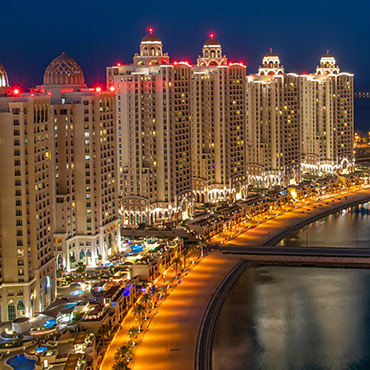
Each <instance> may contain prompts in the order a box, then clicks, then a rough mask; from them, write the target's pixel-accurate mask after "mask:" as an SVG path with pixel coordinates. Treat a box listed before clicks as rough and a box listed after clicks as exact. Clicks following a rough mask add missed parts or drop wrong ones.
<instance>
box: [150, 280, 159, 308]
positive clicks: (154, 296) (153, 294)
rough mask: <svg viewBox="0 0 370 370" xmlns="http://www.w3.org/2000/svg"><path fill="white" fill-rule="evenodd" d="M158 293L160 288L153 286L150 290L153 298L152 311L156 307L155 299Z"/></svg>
mask: <svg viewBox="0 0 370 370" xmlns="http://www.w3.org/2000/svg"><path fill="white" fill-rule="evenodd" d="M157 293H158V288H157V287H156V286H155V285H152V286H151V287H150V288H149V294H150V296H151V297H152V309H153V308H154V305H155V298H156V297H157Z"/></svg>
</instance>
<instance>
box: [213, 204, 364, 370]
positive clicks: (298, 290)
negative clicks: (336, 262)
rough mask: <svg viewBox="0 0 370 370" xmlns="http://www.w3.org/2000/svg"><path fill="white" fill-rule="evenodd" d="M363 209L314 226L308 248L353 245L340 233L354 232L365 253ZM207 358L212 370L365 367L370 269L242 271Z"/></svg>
mask: <svg viewBox="0 0 370 370" xmlns="http://www.w3.org/2000/svg"><path fill="white" fill-rule="evenodd" d="M361 208H362V207H361ZM361 208H357V210H356V208H352V209H350V210H349V211H346V212H343V213H342V214H341V215H335V216H334V215H333V216H332V217H331V218H330V219H329V218H327V220H325V221H324V222H321V221H318V222H316V223H314V224H312V225H311V226H310V227H309V233H310V235H311V238H312V240H313V241H314V242H315V243H317V244H311V243H309V245H325V246H327V245H328V244H329V245H335V243H339V242H340V243H341V246H351V245H350V243H351V240H350V237H348V238H347V239H346V240H344V236H345V234H346V231H345V230H347V232H348V231H351V232H353V230H355V233H357V237H358V241H357V243H358V244H360V242H359V240H361V245H362V246H366V247H368V244H369V241H370V235H369V234H370V227H369V223H370V218H369V217H370V216H369V214H368V206H365V211H362V212H361ZM329 220H330V221H329ZM325 230H326V231H325ZM305 232H306V230H305V229H304V230H302V231H301V234H302V233H303V235H305ZM310 235H309V240H310ZM295 238H296V239H295V240H296V242H295V243H298V242H297V241H301V243H302V244H305V243H306V237H302V236H300V234H299V233H298V234H297V235H296V237H295ZM352 242H353V241H352ZM354 242H355V241H354ZM295 245H297V244H295ZM298 245H299V244H298ZM352 246H353V245H352ZM212 359H213V367H212V369H213V370H247V369H253V370H254V369H258V370H259V369H261V370H280V369H289V370H290V369H292V370H298V369H302V370H303V369H304V370H316V369H320V370H324V369H325V370H326V369H330V370H332V369H333V370H335V369H338V370H345V369H353V370H355V369H356V370H357V369H358V370H360V369H370V271H369V270H366V269H363V270H361V269H358V270H356V269H329V268H311V267H309V268H308V267H283V266H281V267H279V266H272V267H259V268H251V269H248V270H247V271H246V272H245V273H244V274H243V275H242V276H241V278H240V279H239V281H238V282H237V284H236V286H235V287H234V289H233V291H232V293H231V294H230V296H229V297H228V299H227V300H226V302H225V305H224V307H223V308H222V311H221V313H220V317H219V319H218V321H217V324H216V328H215V337H214V347H213V354H212Z"/></svg>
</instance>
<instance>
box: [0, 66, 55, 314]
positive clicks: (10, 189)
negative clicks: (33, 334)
mask: <svg viewBox="0 0 370 370" xmlns="http://www.w3.org/2000/svg"><path fill="white" fill-rule="evenodd" d="M0 85H1V87H0V157H1V161H0V169H1V177H0V251H1V253H0V255H1V264H0V283H1V285H0V314H1V317H0V321H8V320H14V319H15V318H18V317H23V316H30V317H31V316H33V315H34V314H35V313H36V312H40V311H42V310H43V309H44V308H45V307H46V306H47V305H49V304H50V303H51V302H52V301H53V300H54V299H55V293H56V292H55V290H56V278H55V266H54V250H53V231H54V227H53V188H52V184H53V182H52V167H53V163H52V157H51V150H52V140H51V136H50V97H48V96H45V95H42V96H35V95H34V94H20V93H19V91H18V90H17V89H10V88H9V86H8V79H7V76H6V72H5V70H4V68H3V66H2V65H0Z"/></svg>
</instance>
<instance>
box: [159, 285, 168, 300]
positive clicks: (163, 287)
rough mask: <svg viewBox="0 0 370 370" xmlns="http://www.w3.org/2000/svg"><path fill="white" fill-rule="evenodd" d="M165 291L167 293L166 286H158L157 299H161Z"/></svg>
mask: <svg viewBox="0 0 370 370" xmlns="http://www.w3.org/2000/svg"><path fill="white" fill-rule="evenodd" d="M166 293H167V287H166V286H165V285H163V286H161V287H160V288H159V292H158V293H157V294H158V295H159V297H158V298H159V299H161V298H162V297H164V296H166Z"/></svg>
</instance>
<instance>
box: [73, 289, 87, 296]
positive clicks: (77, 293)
mask: <svg viewBox="0 0 370 370" xmlns="http://www.w3.org/2000/svg"><path fill="white" fill-rule="evenodd" d="M83 292H84V291H83V290H75V291H74V292H72V293H71V294H72V295H80V294H82V293H83Z"/></svg>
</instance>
